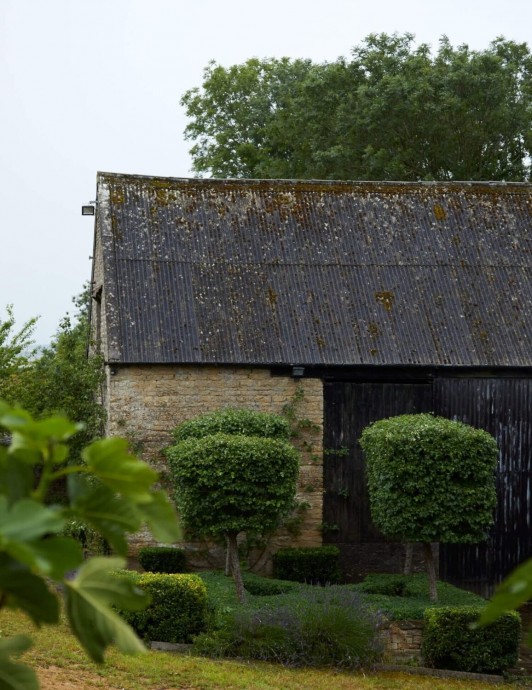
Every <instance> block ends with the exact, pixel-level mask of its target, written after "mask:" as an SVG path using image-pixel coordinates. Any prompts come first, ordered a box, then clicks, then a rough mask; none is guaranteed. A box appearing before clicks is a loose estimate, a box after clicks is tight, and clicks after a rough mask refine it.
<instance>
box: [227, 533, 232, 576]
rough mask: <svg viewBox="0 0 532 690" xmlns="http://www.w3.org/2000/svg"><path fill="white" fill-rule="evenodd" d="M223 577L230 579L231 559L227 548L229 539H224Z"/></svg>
mask: <svg viewBox="0 0 532 690" xmlns="http://www.w3.org/2000/svg"><path fill="white" fill-rule="evenodd" d="M225 575H226V576H227V577H231V575H232V573H231V558H230V548H229V537H228V536H227V535H226V537H225Z"/></svg>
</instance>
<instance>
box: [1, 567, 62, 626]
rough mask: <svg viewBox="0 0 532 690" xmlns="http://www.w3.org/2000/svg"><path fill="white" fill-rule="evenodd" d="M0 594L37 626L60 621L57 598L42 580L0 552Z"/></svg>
mask: <svg viewBox="0 0 532 690" xmlns="http://www.w3.org/2000/svg"><path fill="white" fill-rule="evenodd" d="M0 592H2V594H4V595H6V596H7V604H8V605H9V606H11V607H12V608H18V609H21V610H22V611H25V613H27V614H28V616H29V617H30V618H31V619H32V620H33V622H34V623H35V624H36V625H40V624H41V623H57V621H58V620H59V604H58V601H57V597H56V596H55V595H54V594H53V593H52V592H51V591H50V590H49V589H48V587H47V585H46V582H45V581H44V579H43V578H41V577H39V576H38V575H34V574H33V573H32V572H31V571H30V570H29V568H27V567H26V566H25V565H23V564H21V563H19V562H18V561H16V560H15V559H14V558H11V557H10V556H9V555H8V554H6V553H0Z"/></svg>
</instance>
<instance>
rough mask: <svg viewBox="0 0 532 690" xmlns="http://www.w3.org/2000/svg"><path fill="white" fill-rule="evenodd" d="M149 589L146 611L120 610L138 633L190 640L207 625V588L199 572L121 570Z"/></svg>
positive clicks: (146, 636) (153, 637)
mask: <svg viewBox="0 0 532 690" xmlns="http://www.w3.org/2000/svg"><path fill="white" fill-rule="evenodd" d="M115 577H125V578H128V579H130V580H132V581H133V582H134V583H135V585H137V586H138V587H140V589H142V590H143V591H145V592H147V593H148V594H149V595H150V597H151V603H150V605H149V606H148V607H147V608H146V609H144V611H119V613H120V615H121V616H122V617H123V618H124V620H126V621H127V622H128V623H129V624H130V625H131V627H132V628H133V629H134V630H135V631H136V633H137V634H138V635H139V637H142V638H143V639H147V640H157V641H160V642H174V643H188V642H192V638H193V637H194V636H195V635H197V634H198V633H200V632H203V631H204V630H205V629H206V627H207V588H206V587H205V584H204V582H203V581H202V580H201V578H199V577H198V576H197V575H183V574H175V573H174V574H167V573H137V572H134V571H131V570H127V571H119V572H117V573H116V574H115Z"/></svg>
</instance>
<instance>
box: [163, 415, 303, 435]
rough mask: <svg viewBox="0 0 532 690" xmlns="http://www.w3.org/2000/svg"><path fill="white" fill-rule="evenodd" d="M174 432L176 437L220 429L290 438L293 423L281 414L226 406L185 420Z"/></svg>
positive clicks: (234, 432)
mask: <svg viewBox="0 0 532 690" xmlns="http://www.w3.org/2000/svg"><path fill="white" fill-rule="evenodd" d="M172 433H173V436H174V438H175V440H176V441H183V440H185V439H187V438H204V437H205V436H210V435H212V434H219V433H222V434H237V435H243V436H260V437H262V438H276V439H279V440H281V441H287V440H288V439H289V438H290V427H289V424H288V421H287V420H286V419H285V418H284V417H281V416H280V415H276V414H270V413H268V412H257V411H256V410H243V409H234V408H226V409H224V410H218V411H217V412H212V413H210V414H206V415H202V416H201V417H197V418H196V419H191V420H188V421H186V422H182V423H181V424H179V425H178V426H177V427H176V428H175V429H174V431H173V432H172Z"/></svg>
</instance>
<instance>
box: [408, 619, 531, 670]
mask: <svg viewBox="0 0 532 690" xmlns="http://www.w3.org/2000/svg"><path fill="white" fill-rule="evenodd" d="M481 611H482V607H480V606H471V607H460V608H458V607H446V608H434V609H427V610H426V611H425V615H424V629H423V647H422V654H423V658H424V660H425V663H426V664H427V665H429V666H433V667H434V668H444V669H450V670H455V671H470V672H473V673H501V672H502V671H505V670H506V669H508V668H512V667H514V666H515V665H516V664H517V659H518V656H519V639H520V633H521V619H520V617H519V614H518V613H516V612H515V611H512V612H509V613H506V614H504V615H503V616H501V617H500V618H499V619H498V620H497V621H495V622H494V623H492V624H491V625H488V626H486V627H482V628H474V629H471V624H472V623H475V621H476V620H478V617H479V616H480V613H481Z"/></svg>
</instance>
